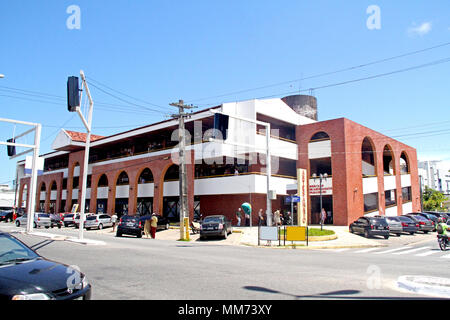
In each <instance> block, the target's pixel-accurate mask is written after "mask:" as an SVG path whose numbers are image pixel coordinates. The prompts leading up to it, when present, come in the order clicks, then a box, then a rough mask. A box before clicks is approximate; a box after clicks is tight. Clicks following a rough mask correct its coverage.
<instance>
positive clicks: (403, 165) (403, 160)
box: [400, 151, 409, 174]
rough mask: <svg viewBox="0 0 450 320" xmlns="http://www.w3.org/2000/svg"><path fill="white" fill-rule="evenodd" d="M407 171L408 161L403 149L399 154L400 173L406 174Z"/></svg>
mask: <svg viewBox="0 0 450 320" xmlns="http://www.w3.org/2000/svg"><path fill="white" fill-rule="evenodd" d="M408 173H409V161H408V157H407V155H406V153H405V152H404V151H403V152H402V155H401V156H400V174H408Z"/></svg>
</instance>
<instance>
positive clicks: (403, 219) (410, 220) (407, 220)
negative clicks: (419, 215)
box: [398, 217, 414, 222]
mask: <svg viewBox="0 0 450 320" xmlns="http://www.w3.org/2000/svg"><path fill="white" fill-rule="evenodd" d="M398 218H399V220H401V221H404V222H414V221H413V220H412V219H411V218H409V217H398Z"/></svg>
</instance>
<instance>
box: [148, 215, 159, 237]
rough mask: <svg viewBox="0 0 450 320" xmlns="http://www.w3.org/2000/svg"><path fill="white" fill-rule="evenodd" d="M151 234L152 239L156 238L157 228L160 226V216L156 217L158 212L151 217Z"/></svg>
mask: <svg viewBox="0 0 450 320" xmlns="http://www.w3.org/2000/svg"><path fill="white" fill-rule="evenodd" d="M150 221H151V223H150V234H151V236H152V239H155V238H156V228H158V217H156V214H153V215H152V218H151V219H150Z"/></svg>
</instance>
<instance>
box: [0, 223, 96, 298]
mask: <svg viewBox="0 0 450 320" xmlns="http://www.w3.org/2000/svg"><path fill="white" fill-rule="evenodd" d="M76 269H77V268H75V267H74V268H72V267H70V266H68V265H65V264H61V263H58V262H55V261H51V260H47V259H45V258H44V257H42V256H40V255H39V254H37V253H36V252H35V251H33V250H32V249H30V248H29V247H27V246H26V245H25V244H24V243H22V242H21V241H19V240H18V239H16V238H14V237H13V236H11V235H10V234H8V233H1V232H0V300H89V299H90V298H91V290H92V289H91V285H90V284H89V283H88V281H87V278H86V276H85V275H84V274H83V273H81V272H80V271H78V270H76Z"/></svg>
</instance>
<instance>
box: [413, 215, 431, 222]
mask: <svg viewBox="0 0 450 320" xmlns="http://www.w3.org/2000/svg"><path fill="white" fill-rule="evenodd" d="M414 217H415V218H416V219H417V220H420V221H428V219H427V218H425V217H423V216H421V215H419V214H418V215H416V216H414Z"/></svg>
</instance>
